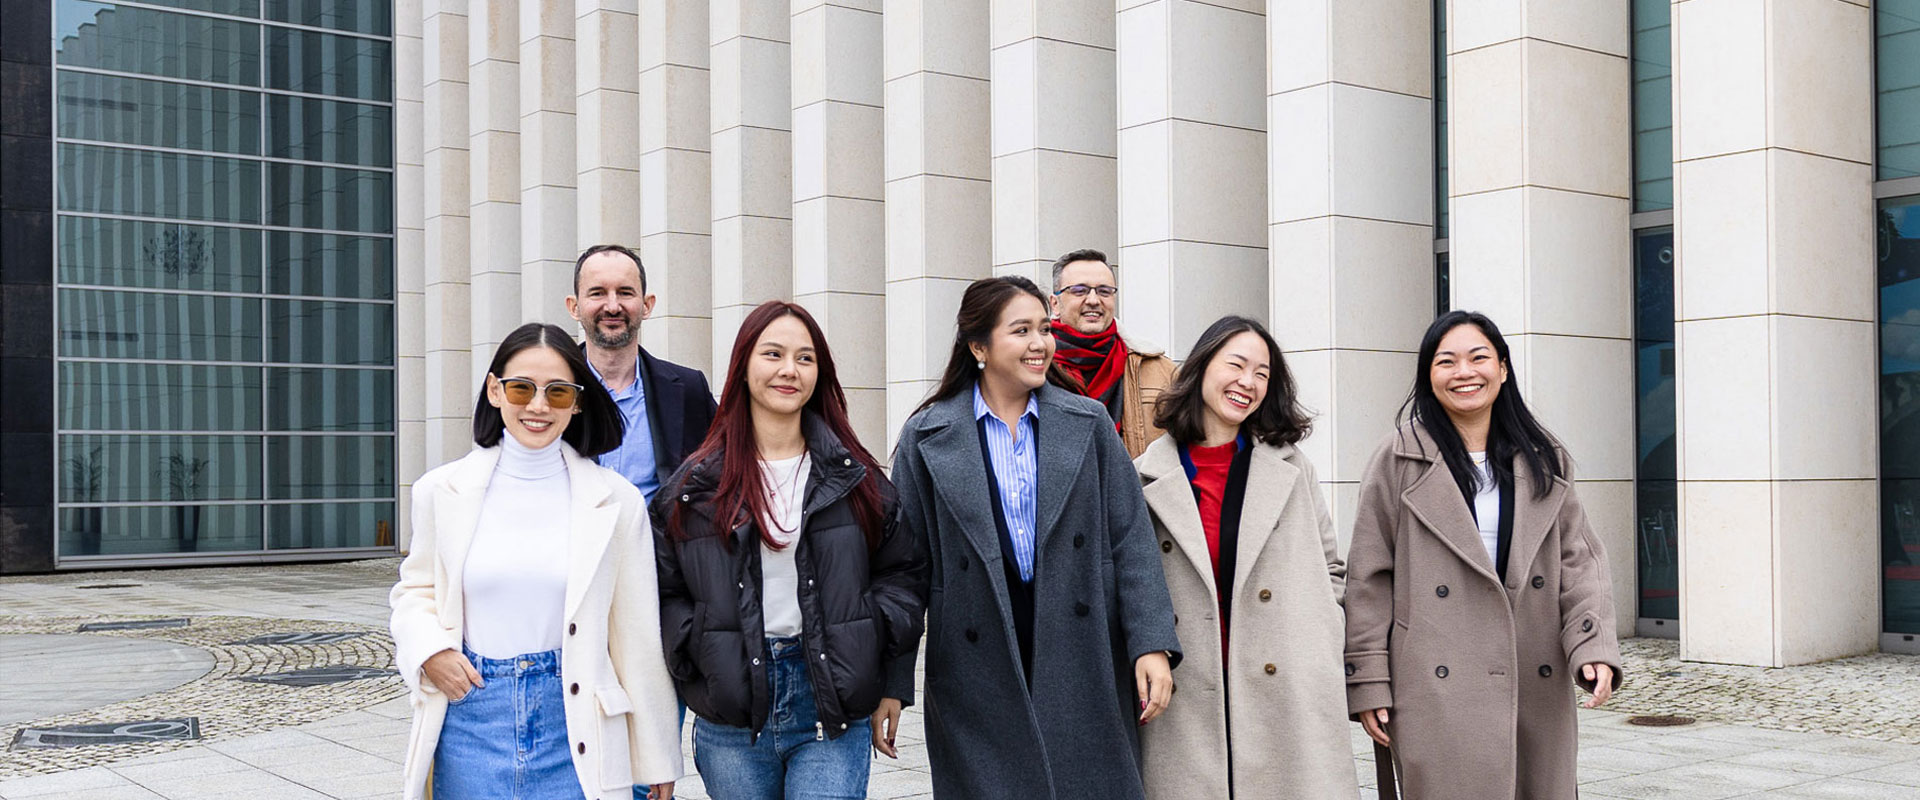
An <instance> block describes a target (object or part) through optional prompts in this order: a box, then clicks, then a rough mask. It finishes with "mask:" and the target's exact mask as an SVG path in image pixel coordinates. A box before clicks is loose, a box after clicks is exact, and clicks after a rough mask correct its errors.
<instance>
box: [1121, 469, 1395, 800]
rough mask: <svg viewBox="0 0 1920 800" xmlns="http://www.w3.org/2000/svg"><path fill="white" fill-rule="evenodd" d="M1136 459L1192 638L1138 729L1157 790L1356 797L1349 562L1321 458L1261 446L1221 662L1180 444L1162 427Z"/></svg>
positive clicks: (1328, 799)
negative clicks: (1170, 692)
mask: <svg viewBox="0 0 1920 800" xmlns="http://www.w3.org/2000/svg"><path fill="white" fill-rule="evenodd" d="M1134 466H1135V467H1137V468H1139V470H1140V483H1141V484H1142V486H1143V487H1144V489H1145V492H1146V495H1147V508H1149V509H1151V510H1152V513H1153V527H1154V532H1155V534H1157V538H1158V539H1159V542H1160V545H1159V546H1160V565H1161V567H1162V568H1163V569H1164V570H1165V571H1166V575H1167V591H1168V592H1169V593H1170V594H1171V595H1172V596H1173V610H1174V613H1175V614H1177V615H1178V617H1177V619H1178V622H1177V624H1176V626H1175V631H1176V632H1177V633H1178V634H1179V636H1180V641H1181V642H1183V643H1185V644H1186V646H1187V651H1186V658H1185V660H1183V661H1182V662H1181V665H1180V675H1179V680H1178V681H1177V685H1178V686H1179V687H1180V694H1179V697H1177V698H1175V700H1174V701H1173V702H1172V703H1171V704H1169V705H1168V707H1167V711H1166V714H1165V715H1164V716H1162V717H1161V718H1160V719H1158V720H1156V721H1154V722H1153V724H1150V725H1148V726H1146V727H1145V728H1143V729H1141V732H1140V737H1141V748H1140V749H1141V759H1142V760H1143V761H1144V763H1145V767H1146V781H1147V796H1148V797H1150V798H1154V799H1155V800H1161V798H1165V799H1166V800H1174V799H1175V798H1190V797H1208V798H1220V799H1221V800H1225V798H1227V797H1242V798H1253V797H1258V798H1268V797H1277V798H1310V799H1311V800H1337V798H1346V800H1354V798H1355V797H1357V796H1358V795H1359V791H1360V790H1359V786H1358V784H1357V783H1356V781H1355V778H1354V764H1353V751H1352V744H1351V743H1350V741H1349V739H1348V731H1349V729H1350V728H1351V727H1352V724H1353V723H1351V722H1349V721H1348V719H1347V702H1346V697H1345V693H1344V691H1343V690H1344V687H1345V683H1344V677H1343V676H1342V674H1341V667H1340V665H1341V660H1340V659H1341V651H1342V648H1343V646H1344V645H1345V642H1346V617H1345V615H1344V614H1343V613H1342V612H1341V610H1340V597H1341V594H1342V593H1343V591H1344V590H1345V587H1346V576H1347V566H1346V562H1345V561H1344V560H1342V559H1341V558H1340V551H1339V546H1338V544H1337V542H1336V541H1335V540H1334V536H1333V519H1332V517H1331V516H1329V515H1328V513H1327V504H1326V501H1325V500H1324V499H1323V498H1322V497H1321V494H1320V481H1319V478H1318V477H1317V476H1316V475H1315V473H1314V469H1313V464H1312V463H1311V462H1309V461H1308V460H1307V457H1306V455H1305V454H1304V453H1301V452H1300V451H1299V450H1298V449H1297V448H1295V447H1294V446H1293V445H1269V444H1260V443H1257V442H1256V443H1254V444H1253V445H1252V452H1251V453H1250V454H1249V455H1248V461H1247V488H1246V494H1245V498H1244V499H1243V500H1242V501H1241V503H1240V526H1239V529H1238V531H1239V535H1238V540H1239V542H1238V547H1237V548H1236V550H1235V552H1236V553H1237V554H1238V556H1237V558H1236V563H1235V564H1234V575H1233V588H1232V591H1233V597H1232V598H1231V599H1232V603H1231V604H1230V605H1229V608H1230V609H1231V614H1230V616H1229V620H1228V623H1227V624H1228V626H1229V627H1228V631H1227V633H1228V637H1227V638H1228V643H1229V649H1228V650H1227V652H1226V655H1225V661H1226V663H1225V665H1224V667H1223V665H1222V663H1221V662H1222V656H1221V648H1220V621H1219V604H1218V602H1217V601H1216V596H1217V591H1218V589H1217V587H1218V582H1217V581H1216V580H1215V578H1214V574H1213V564H1212V556H1211V555H1210V554H1209V552H1208V550H1207V535H1206V530H1205V529H1204V528H1203V527H1202V526H1201V523H1200V507H1199V505H1198V504H1197V503H1196V502H1195V501H1194V496H1193V484H1191V483H1189V482H1188V480H1187V472H1186V469H1185V468H1184V467H1183V466H1181V464H1180V450H1179V445H1178V444H1176V443H1175V442H1174V440H1173V437H1171V436H1162V437H1160V438H1159V439H1156V440H1154V442H1153V444H1150V445H1148V446H1147V451H1146V452H1145V453H1142V454H1141V455H1140V458H1139V459H1137V460H1135V461H1134ZM1229 752H1231V753H1232V758H1231V764H1229V758H1228V753H1229ZM1229 771H1231V781H1232V783H1231V787H1232V791H1231V794H1230V793H1229V788H1228V787H1229V783H1228V781H1229Z"/></svg>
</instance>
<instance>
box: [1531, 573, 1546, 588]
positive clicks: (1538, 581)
mask: <svg viewBox="0 0 1920 800" xmlns="http://www.w3.org/2000/svg"><path fill="white" fill-rule="evenodd" d="M1545 585H1547V579H1546V578H1542V577H1540V576H1538V575H1535V576H1533V588H1535V589H1538V588H1540V587H1542V586H1545Z"/></svg>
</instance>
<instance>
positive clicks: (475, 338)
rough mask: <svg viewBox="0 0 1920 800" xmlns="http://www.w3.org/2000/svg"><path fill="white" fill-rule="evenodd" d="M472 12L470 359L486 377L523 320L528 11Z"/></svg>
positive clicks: (491, 5) (502, 6)
mask: <svg viewBox="0 0 1920 800" xmlns="http://www.w3.org/2000/svg"><path fill="white" fill-rule="evenodd" d="M467 8H468V13H469V15H470V16H469V20H468V25H467V74H468V86H467V89H468V100H467V148H468V151H469V152H470V153H471V154H472V157H471V160H470V162H469V163H468V168H467V169H468V174H469V175H470V177H469V179H468V180H469V182H470V184H469V185H470V187H471V190H472V193H473V194H472V196H471V197H469V198H468V202H469V203H470V206H469V210H468V214H469V216H471V217H472V220H473V226H472V229H471V231H470V233H471V242H472V244H471V248H470V250H469V258H470V272H469V276H468V279H467V280H468V282H469V284H470V286H471V289H470V291H471V292H472V317H471V318H470V319H469V320H468V321H469V324H470V338H469V341H470V342H471V345H472V348H473V349H472V351H471V352H470V354H469V356H470V358H471V359H472V364H473V374H475V375H484V374H485V373H486V370H487V363H488V362H489V361H490V360H492V358H493V351H494V349H495V348H496V347H498V346H499V344H500V340H501V339H504V338H506V336H507V334H508V333H511V332H513V329H514V328H516V327H518V326H519V325H520V320H521V316H520V315H521V308H520V36H519V29H520V9H519V4H518V3H515V2H513V0H471V2H469V3H468V6H467Z"/></svg>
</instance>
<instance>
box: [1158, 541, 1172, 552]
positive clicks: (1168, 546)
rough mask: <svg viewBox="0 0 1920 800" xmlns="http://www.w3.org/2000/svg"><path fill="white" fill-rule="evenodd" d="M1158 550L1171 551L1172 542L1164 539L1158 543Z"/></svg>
mask: <svg viewBox="0 0 1920 800" xmlns="http://www.w3.org/2000/svg"><path fill="white" fill-rule="evenodd" d="M1160 552H1162V553H1171V552H1173V542H1171V541H1165V542H1161V543H1160Z"/></svg>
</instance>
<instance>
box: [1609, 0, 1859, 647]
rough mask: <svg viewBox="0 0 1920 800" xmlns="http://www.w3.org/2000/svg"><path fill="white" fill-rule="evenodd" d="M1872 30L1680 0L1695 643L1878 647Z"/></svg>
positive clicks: (1816, 5)
mask: <svg viewBox="0 0 1920 800" xmlns="http://www.w3.org/2000/svg"><path fill="white" fill-rule="evenodd" d="M1871 30H1872V26H1871V22H1870V19H1869V11H1868V9H1867V7H1866V5H1865V4H1863V3H1853V2H1842V0H1773V1H1772V2H1766V3H1757V2H1740V1H1738V0H1691V1H1690V2H1681V3H1675V4H1674V6H1673V45H1674V46H1673V60H1674V158H1675V161H1676V162H1677V163H1676V169H1675V189H1676V200H1677V202H1676V208H1675V244H1676V250H1677V269H1676V276H1677V277H1676V280H1677V283H1678V285H1677V286H1676V287H1675V292H1674V296H1675V299H1676V306H1677V310H1676V314H1675V316H1676V317H1677V320H1678V323H1677V325H1676V333H1677V340H1678V341H1677V343H1676V347H1677V349H1678V352H1679V380H1678V384H1679V390H1678V395H1679V396H1678V405H1679V426H1678V427H1679V461H1680V550H1681V558H1680V652H1681V655H1682V657H1684V658H1687V659H1691V660H1699V661H1715V662H1723V663H1735V664H1750V665H1755V666H1776V667H1777V666H1787V665H1792V664H1804V663H1809V662H1813V661H1821V660H1825V659H1830V658H1837V657H1841V656H1848V655H1854V654H1857V653H1864V652H1869V651H1872V650H1873V649H1875V647H1876V643H1877V638H1878V637H1877V633H1878V631H1879V629H1880V580H1879V575H1878V572H1879V516H1878V513H1877V508H1878V500H1879V498H1878V496H1877V493H1876V490H1875V478H1876V476H1877V474H1878V463H1877V457H1876V453H1877V450H1878V448H1877V438H1878V429H1877V424H1876V423H1877V422H1878V407H1877V402H1876V395H1875V391H1876V390H1875V387H1876V386H1877V385H1878V383H1877V377H1878V364H1877V361H1876V359H1877V355H1876V349H1877V348H1876V343H1875V323H1874V318H1875V313H1876V310H1875V302H1876V300H1877V297H1878V292H1877V288H1878V287H1877V285H1876V284H1877V281H1876V276H1875V273H1874V270H1875V257H1874V254H1875V249H1874V230H1875V212H1874V204H1873V192H1872V188H1873V186H1872V180H1873V176H1872V171H1871V167H1870V164H1871V163H1872V160H1873V130H1872V127H1871V126H1870V125H1869V124H1868V123H1867V121H1868V120H1871V119H1872V115H1873V105H1872V104H1873V71H1872V53H1873V41H1872V34H1871ZM1576 453H1577V451H1576Z"/></svg>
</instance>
